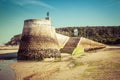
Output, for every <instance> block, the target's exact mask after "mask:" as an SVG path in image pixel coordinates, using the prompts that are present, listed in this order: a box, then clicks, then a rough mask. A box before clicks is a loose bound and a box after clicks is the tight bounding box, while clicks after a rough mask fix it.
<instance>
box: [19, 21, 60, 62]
mask: <svg viewBox="0 0 120 80" xmlns="http://www.w3.org/2000/svg"><path fill="white" fill-rule="evenodd" d="M58 45H59V44H58V40H57V38H56V32H55V29H54V28H53V27H52V26H51V21H50V20H45V19H44V20H38V19H33V20H32V19H30V20H26V21H25V22H24V28H23V32H22V38H21V42H20V48H19V51H18V59H19V60H43V59H44V58H50V57H55V58H56V57H60V52H59V47H58Z"/></svg>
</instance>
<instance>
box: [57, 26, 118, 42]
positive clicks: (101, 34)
mask: <svg viewBox="0 0 120 80" xmlns="http://www.w3.org/2000/svg"><path fill="white" fill-rule="evenodd" d="M74 29H78V37H81V36H82V37H85V38H88V39H91V40H94V41H97V42H100V43H105V44H120V26H96V27H91V26H90V27H88V26H87V27H66V28H57V29H56V32H57V33H60V34H63V35H67V36H70V37H74V33H73V31H74Z"/></svg>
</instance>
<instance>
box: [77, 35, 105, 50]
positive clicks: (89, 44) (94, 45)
mask: <svg viewBox="0 0 120 80" xmlns="http://www.w3.org/2000/svg"><path fill="white" fill-rule="evenodd" d="M78 45H80V46H82V47H83V48H84V51H89V50H95V49H101V48H105V47H106V45H105V44H102V43H99V42H96V41H93V40H90V39H87V38H84V37H81V39H80V43H79V44H78Z"/></svg>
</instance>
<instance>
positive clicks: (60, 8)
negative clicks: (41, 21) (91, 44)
mask: <svg viewBox="0 0 120 80" xmlns="http://www.w3.org/2000/svg"><path fill="white" fill-rule="evenodd" d="M48 11H49V12H50V17H51V18H52V25H54V26H55V27H56V28H57V27H66V26H114V25H115V26H119V25H120V0H0V44H3V43H5V42H7V41H9V40H10V38H11V37H12V36H13V35H16V34H19V33H21V32H22V29H23V23H24V20H25V19H32V18H37V19H38V18H44V17H46V12H48Z"/></svg>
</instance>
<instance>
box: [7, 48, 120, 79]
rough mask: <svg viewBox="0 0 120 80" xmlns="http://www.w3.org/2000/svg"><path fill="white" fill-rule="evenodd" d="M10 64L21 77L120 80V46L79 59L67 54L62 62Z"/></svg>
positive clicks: (21, 62)
mask: <svg viewBox="0 0 120 80" xmlns="http://www.w3.org/2000/svg"><path fill="white" fill-rule="evenodd" d="M9 66H10V67H11V68H12V69H13V70H14V72H15V73H16V79H17V80H120V46H109V47H107V48H105V49H101V50H96V51H91V52H87V53H85V54H84V55H82V56H80V57H79V58H76V59H72V57H71V55H69V54H65V53H63V54H62V59H61V61H60V62H55V61H54V60H53V59H45V60H44V61H32V62H29V61H27V62H26V61H24V62H23V61H17V62H14V63H12V64H10V65H9Z"/></svg>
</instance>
